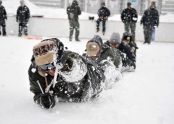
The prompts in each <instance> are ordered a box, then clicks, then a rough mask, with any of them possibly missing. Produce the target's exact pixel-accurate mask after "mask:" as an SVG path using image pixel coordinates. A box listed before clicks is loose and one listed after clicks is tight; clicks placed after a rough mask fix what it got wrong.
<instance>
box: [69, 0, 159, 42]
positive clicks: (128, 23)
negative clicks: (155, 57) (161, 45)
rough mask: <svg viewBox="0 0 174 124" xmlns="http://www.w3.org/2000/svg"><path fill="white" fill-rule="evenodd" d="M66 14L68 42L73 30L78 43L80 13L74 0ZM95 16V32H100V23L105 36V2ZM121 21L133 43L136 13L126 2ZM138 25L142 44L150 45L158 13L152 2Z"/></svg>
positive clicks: (107, 14)
mask: <svg viewBox="0 0 174 124" xmlns="http://www.w3.org/2000/svg"><path fill="white" fill-rule="evenodd" d="M67 14H68V19H69V23H70V35H69V40H70V41H72V35H73V30H74V29H75V30H76V33H75V40H76V41H79V38H78V37H79V27H80V25H79V22H78V16H79V15H80V14H81V11H80V7H79V6H78V2H77V1H76V0H74V1H73V3H72V5H71V6H69V7H68V8H67ZM97 14H98V17H99V18H98V19H97V21H96V32H99V31H100V22H102V33H103V35H105V32H106V21H107V20H108V17H109V16H110V10H109V9H108V8H107V7H106V6H105V2H102V3H101V8H100V9H99V10H98V12H97ZM121 20H122V22H123V23H124V29H125V32H126V33H130V34H131V35H132V40H133V41H134V42H135V36H136V35H135V31H136V23H137V21H138V13H137V11H136V9H135V8H133V7H131V2H128V3H127V8H125V9H124V10H123V11H122V13H121ZM140 24H143V29H144V43H148V44H150V43H151V41H152V40H154V36H153V35H154V31H155V28H156V27H158V25H159V13H158V10H157V9H156V3H155V2H154V1H152V2H151V5H150V7H149V8H148V9H147V10H145V11H144V14H143V16H142V18H141V21H140ZM152 36H153V37H152Z"/></svg>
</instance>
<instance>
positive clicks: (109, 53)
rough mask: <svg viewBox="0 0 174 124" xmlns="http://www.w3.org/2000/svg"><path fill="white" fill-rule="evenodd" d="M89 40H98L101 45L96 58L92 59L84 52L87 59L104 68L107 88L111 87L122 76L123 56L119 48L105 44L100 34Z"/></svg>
mask: <svg viewBox="0 0 174 124" xmlns="http://www.w3.org/2000/svg"><path fill="white" fill-rule="evenodd" d="M88 42H96V43H97V44H98V45H99V46H100V53H99V56H98V57H97V58H96V59H92V58H91V57H89V56H88V55H87V54H83V56H84V57H85V58H86V59H87V60H89V61H92V62H93V63H96V65H97V66H99V67H100V68H101V69H102V70H103V73H104V76H105V81H104V85H105V88H106V89H107V88H110V87H111V86H112V85H113V84H114V83H115V82H116V81H118V80H119V79H120V78H121V73H120V69H119V67H120V64H121V56H120V54H119V53H118V51H117V50H114V49H112V48H110V47H108V46H107V45H105V44H103V41H102V39H101V38H100V36H97V35H96V36H94V38H92V39H91V40H90V41H88Z"/></svg>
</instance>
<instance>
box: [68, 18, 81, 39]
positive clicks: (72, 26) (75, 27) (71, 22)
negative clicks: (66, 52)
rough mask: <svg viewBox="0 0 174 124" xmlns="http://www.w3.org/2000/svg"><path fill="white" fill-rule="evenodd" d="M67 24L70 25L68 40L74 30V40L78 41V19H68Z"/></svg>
mask: <svg viewBox="0 0 174 124" xmlns="http://www.w3.org/2000/svg"><path fill="white" fill-rule="evenodd" d="M69 25H70V34H69V39H70V41H71V40H72V36H73V33H74V30H75V40H76V41H78V40H79V34H80V31H79V28H80V24H79V21H75V20H69Z"/></svg>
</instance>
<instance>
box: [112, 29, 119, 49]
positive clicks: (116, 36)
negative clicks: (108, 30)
mask: <svg viewBox="0 0 174 124" xmlns="http://www.w3.org/2000/svg"><path fill="white" fill-rule="evenodd" d="M120 43H121V40H120V34H119V33H115V32H113V33H112V35H111V37H110V39H109V45H110V46H111V47H112V48H117V47H118V46H119V45H120Z"/></svg>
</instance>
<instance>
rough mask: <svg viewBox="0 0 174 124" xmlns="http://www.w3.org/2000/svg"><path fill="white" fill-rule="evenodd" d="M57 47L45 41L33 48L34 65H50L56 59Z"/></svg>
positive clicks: (53, 43) (50, 41) (52, 42)
mask: <svg viewBox="0 0 174 124" xmlns="http://www.w3.org/2000/svg"><path fill="white" fill-rule="evenodd" d="M57 51H58V49H57V46H56V44H55V42H54V41H52V40H51V39H50V40H49V39H47V40H46V41H44V42H43V41H42V42H40V43H38V44H37V45H35V46H34V47H33V55H34V58H35V63H36V65H38V66H40V65H45V64H49V63H52V62H54V61H55V60H56V58H57Z"/></svg>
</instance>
